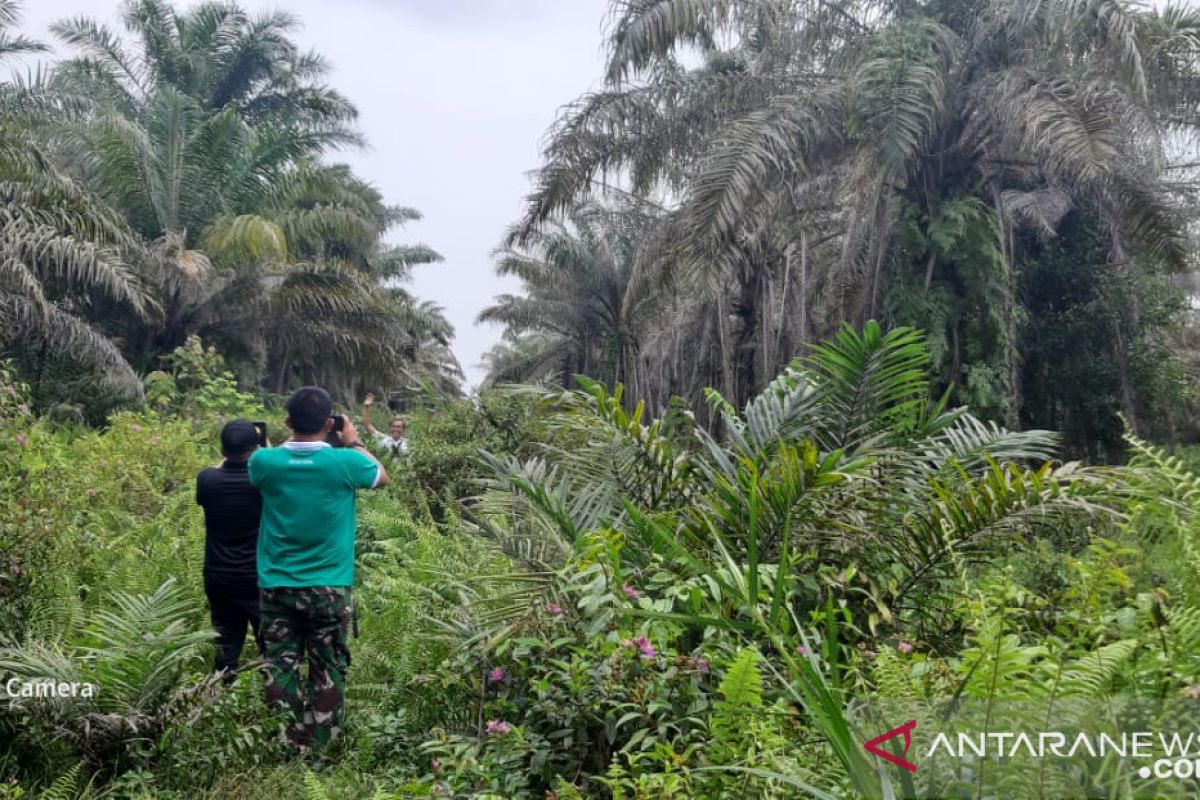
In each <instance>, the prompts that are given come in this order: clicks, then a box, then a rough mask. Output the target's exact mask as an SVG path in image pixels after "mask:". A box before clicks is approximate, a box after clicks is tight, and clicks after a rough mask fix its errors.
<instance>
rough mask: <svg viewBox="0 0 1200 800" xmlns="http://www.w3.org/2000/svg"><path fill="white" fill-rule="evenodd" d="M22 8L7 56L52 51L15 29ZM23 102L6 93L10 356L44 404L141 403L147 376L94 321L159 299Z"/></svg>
mask: <svg viewBox="0 0 1200 800" xmlns="http://www.w3.org/2000/svg"><path fill="white" fill-rule="evenodd" d="M19 10H20V6H19V4H18V3H16V2H11V1H10V0H2V1H0V58H7V57H11V56H15V55H21V54H25V53H30V52H37V51H39V50H41V49H42V46H41V45H40V44H38V43H37V42H34V41H31V40H29V39H25V38H23V37H20V36H15V35H12V34H11V33H10V32H9V29H10V28H11V26H13V25H14V24H15V23H16V22H17V20H18V18H19ZM21 95H22V87H20V86H14V85H13V84H11V83H8V84H5V85H4V87H3V91H2V92H0V96H2V97H3V105H2V106H0V117H2V118H0V196H2V197H3V205H4V211H3V212H2V213H0V349H2V350H3V351H4V352H6V353H8V354H10V355H14V356H15V357H16V358H17V359H18V361H19V362H20V363H21V364H22V365H24V366H25V367H26V371H27V372H28V373H29V374H31V376H32V377H33V379H34V390H35V395H37V399H38V400H39V401H49V400H58V401H76V400H79V399H80V398H81V397H82V396H84V395H90V396H92V397H93V398H96V397H97V396H100V397H102V398H103V400H104V401H106V402H110V403H111V402H122V401H130V400H136V399H137V398H139V397H140V396H141V382H140V380H139V379H138V376H137V374H136V373H135V372H134V371H133V370H132V369H131V367H130V365H129V364H128V362H127V361H126V360H125V358H124V357H123V355H122V353H121V351H120V349H119V347H118V346H117V344H116V343H114V342H113V341H112V340H110V339H109V338H108V337H106V336H105V335H104V334H103V333H101V332H100V331H99V330H97V329H96V328H95V327H94V326H92V325H91V324H89V322H88V321H87V320H88V318H89V316H90V310H91V309H92V307H93V306H94V305H96V304H97V303H108V304H112V305H113V306H114V307H117V308H120V309H122V311H123V313H125V314H127V315H129V316H130V317H132V318H136V319H151V318H153V316H154V314H155V312H156V309H155V307H154V304H153V301H152V299H151V298H150V297H149V296H148V294H147V292H146V290H145V288H144V286H143V283H142V281H141V280H140V279H139V277H138V276H137V275H136V274H135V272H134V270H133V269H132V268H131V266H130V263H129V258H130V256H131V254H135V253H136V252H137V249H138V247H137V242H136V240H135V239H134V237H133V236H132V235H131V232H130V231H129V229H128V228H127V226H126V225H125V224H124V222H123V220H121V219H120V217H119V216H118V215H116V214H114V213H113V212H112V211H111V210H110V209H109V208H107V207H106V206H105V205H104V204H103V203H101V202H99V201H98V200H97V199H96V198H95V197H94V196H92V195H91V194H90V193H89V192H88V191H87V190H85V189H84V188H82V187H81V186H80V185H79V184H78V183H76V182H75V181H74V180H72V179H71V178H70V177H69V176H67V175H66V174H64V173H63V172H62V171H61V170H59V169H58V168H57V167H56V166H55V165H54V164H53V162H52V160H51V159H50V158H49V157H48V156H47V154H46V152H45V150H44V149H43V148H42V147H41V146H40V144H39V143H38V141H37V140H36V139H35V138H34V137H33V136H31V135H30V133H29V131H28V130H27V129H26V127H25V126H24V124H23V123H24V122H25V118H24V111H25V109H24V107H22V105H21V103H20V102H19V101H18V98H19V97H20V96H21ZM64 365H70V366H71V369H70V370H68V372H69V373H70V374H71V376H72V378H71V380H70V381H55V385H54V386H53V387H51V386H50V385H49V382H50V381H49V380H48V379H49V378H50V377H51V376H52V375H55V374H57V373H59V372H60V371H61V368H62V367H63V366H64ZM97 393H99V395H98V394H97Z"/></svg>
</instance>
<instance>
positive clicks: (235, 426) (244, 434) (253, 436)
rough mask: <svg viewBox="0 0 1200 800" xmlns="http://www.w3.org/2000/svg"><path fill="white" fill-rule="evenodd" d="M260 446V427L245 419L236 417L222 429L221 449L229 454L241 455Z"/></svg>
mask: <svg viewBox="0 0 1200 800" xmlns="http://www.w3.org/2000/svg"><path fill="white" fill-rule="evenodd" d="M255 447H258V428H256V427H254V424H253V423H251V422H247V421H246V420H244V419H235V420H234V421H233V422H230V423H228V424H227V425H226V426H225V427H224V428H222V429H221V450H222V451H223V452H224V453H225V455H227V456H241V455H245V454H246V453H249V452H250V451H251V450H253V449H254V448H255Z"/></svg>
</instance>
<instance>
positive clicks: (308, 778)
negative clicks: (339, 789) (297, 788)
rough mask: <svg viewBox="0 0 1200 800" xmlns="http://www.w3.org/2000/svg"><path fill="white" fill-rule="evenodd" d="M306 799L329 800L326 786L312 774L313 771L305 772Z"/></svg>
mask: <svg viewBox="0 0 1200 800" xmlns="http://www.w3.org/2000/svg"><path fill="white" fill-rule="evenodd" d="M304 798H305V800H329V793H328V792H326V791H325V785H324V784H323V783H321V780H320V778H318V777H317V776H316V775H314V774H313V773H312V770H308V769H306V770H305V771H304Z"/></svg>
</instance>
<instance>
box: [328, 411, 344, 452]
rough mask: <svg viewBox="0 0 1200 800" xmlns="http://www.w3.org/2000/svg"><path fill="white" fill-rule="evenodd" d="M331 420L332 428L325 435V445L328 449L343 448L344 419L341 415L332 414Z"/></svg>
mask: <svg viewBox="0 0 1200 800" xmlns="http://www.w3.org/2000/svg"><path fill="white" fill-rule="evenodd" d="M332 419H333V428H331V429H330V431H329V433H327V434H325V443H326V444H328V445H329V446H330V447H343V446H344V445H343V444H342V431H343V430H345V429H346V417H345V416H344V415H342V414H334V415H333V417H332Z"/></svg>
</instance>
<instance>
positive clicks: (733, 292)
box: [523, 0, 1200, 421]
mask: <svg viewBox="0 0 1200 800" xmlns="http://www.w3.org/2000/svg"><path fill="white" fill-rule="evenodd" d="M613 9H614V10H613V22H612V25H611V36H610V41H609V52H610V57H609V63H608V71H607V85H606V87H605V88H604V89H603V90H602V91H600V92H597V93H594V94H591V95H587V96H585V97H583V98H581V99H580V100H579V101H578V102H577V103H576V104H575V105H574V106H572V107H570V108H568V110H567V111H566V112H565V114H564V115H563V116H562V118H561V119H560V120H559V122H558V124H557V125H556V127H555V129H554V130H553V132H552V134H551V137H550V140H549V145H548V147H547V151H546V156H547V163H546V166H545V168H544V170H543V171H542V176H541V180H540V184H539V186H538V187H537V190H536V191H535V193H534V195H533V196H532V198H531V201H530V206H529V211H528V213H527V215H526V219H525V220H524V228H523V231H524V233H525V234H526V235H532V233H533V231H534V230H535V228H536V226H537V225H538V224H540V223H541V222H543V221H544V220H546V219H548V218H549V217H551V216H552V215H555V214H558V213H561V212H563V211H564V210H566V209H568V208H569V207H570V206H571V205H572V204H573V203H575V202H577V201H578V199H579V198H580V197H586V196H588V195H589V193H590V192H591V190H592V187H593V186H594V185H595V184H596V183H598V180H597V179H599V178H602V177H606V178H627V179H628V181H629V183H630V185H631V187H632V188H633V189H634V190H635V191H639V192H642V191H646V190H649V189H650V188H652V187H656V186H664V185H665V186H667V187H669V188H670V189H672V190H674V191H675V193H676V194H677V195H678V196H679V197H680V198H681V201H680V203H679V205H678V207H677V208H676V209H675V210H674V211H673V213H672V214H671V215H670V216H669V217H668V218H667V219H666V220H665V222H664V224H669V225H672V226H673V230H674V231H675V233H676V235H675V236H664V237H659V238H658V239H656V240H655V241H656V242H658V243H660V244H661V243H665V244H666V245H668V247H666V249H665V250H661V249H660V252H659V253H658V255H656V256H654V257H651V258H646V259H645V260H646V262H647V263H651V264H655V265H657V267H658V269H659V270H660V271H666V273H667V275H668V277H670V276H675V277H678V278H679V279H680V280H684V279H687V280H689V281H696V280H698V281H700V282H701V284H702V285H704V286H707V287H711V289H712V292H713V295H714V296H718V295H724V296H726V297H727V298H729V300H730V306H731V308H732V313H731V314H730V313H728V312H727V313H726V314H725V315H722V316H723V318H724V317H731V318H732V324H731V326H730V329H729V331H728V337H729V338H730V340H731V345H730V346H729V347H728V348H727V350H726V352H727V357H728V358H729V359H730V360H731V362H732V368H733V370H734V372H735V375H734V378H733V380H732V381H730V382H729V383H731V384H732V388H733V389H734V390H735V391H734V396H735V397H736V398H737V399H738V401H740V402H744V401H745V400H746V399H748V397H749V396H751V394H752V393H753V391H755V390H756V389H757V388H758V387H760V386H761V385H762V383H763V381H765V380H766V379H767V378H768V377H769V376H770V375H772V374H774V370H773V369H769V368H764V367H763V365H762V364H761V359H759V360H756V357H757V356H759V355H760V354H759V350H760V348H761V347H762V346H763V344H764V343H767V342H771V341H774V340H776V339H777V338H778V337H777V336H773V335H771V331H773V330H784V329H785V328H787V327H788V326H790V325H793V324H795V325H797V326H798V330H796V333H797V334H798V336H799V338H800V339H802V340H812V339H814V338H818V337H820V336H824V335H829V334H830V333H831V332H832V331H833V330H834V329H836V326H837V325H838V324H840V322H841V321H842V320H846V319H848V320H852V321H855V322H861V321H862V320H864V319H867V318H872V317H876V316H881V315H883V316H886V315H887V314H889V313H892V314H894V315H897V316H898V315H899V312H898V310H897V303H896V302H895V295H896V292H897V291H898V289H897V287H906V288H908V289H909V295H910V296H911V295H912V294H913V292H914V291H915V294H916V296H917V298H918V299H925V300H928V299H929V298H933V297H936V296H938V295H939V293H940V294H942V295H945V296H947V297H948V298H949V300H948V303H949V305H950V306H952V308H951V309H950V312H949V313H946V314H942V315H941V317H940V319H939V318H938V317H937V315H933V314H931V313H930V310H929V305H930V304H929V303H928V302H926V303H925V304H924V306H923V307H922V305H921V304H920V303H916V304H910V305H915V306H917V308H918V309H919V310H918V312H916V313H919V314H920V316H921V322H922V324H928V323H929V322H930V318H931V317H934V319H935V321H938V322H940V323H941V329H940V330H935V331H933V332H932V333H933V343H934V344H935V345H936V348H935V349H939V350H940V351H941V352H945V353H948V354H949V355H947V356H946V357H945V359H944V362H945V363H946V364H948V365H953V369H950V368H949V367H948V368H947V370H948V372H949V373H951V374H948V375H947V377H948V379H949V381H950V382H952V383H960V384H965V383H966V382H967V381H966V380H965V378H966V374H967V372H968V370H969V369H970V367H971V366H972V359H974V361H975V363H976V364H978V363H982V362H986V363H988V364H990V366H991V368H992V369H993V371H994V373H995V379H994V382H995V383H996V385H997V389H998V391H1000V393H1002V394H1005V395H1007V397H1008V401H1007V403H1006V404H1005V411H1006V416H1008V418H1009V419H1010V421H1011V420H1015V417H1016V414H1017V412H1018V411H1019V394H1020V391H1019V390H1020V387H1019V380H1018V379H1017V377H1016V376H1017V367H1018V364H1017V359H1016V338H1017V330H1016V323H1015V320H1016V319H1018V318H1019V316H1020V313H1019V309H1018V308H1017V304H1018V299H1019V298H1018V297H1017V293H1016V278H1015V275H1014V265H1015V264H1016V263H1017V262H1018V261H1019V255H1020V253H1018V252H1017V248H1018V246H1019V241H1018V236H1017V231H1018V230H1020V229H1026V230H1030V231H1042V232H1045V233H1047V234H1049V235H1052V234H1053V232H1054V230H1055V228H1056V225H1057V223H1058V221H1059V220H1060V219H1061V217H1062V215H1063V213H1065V211H1066V210H1069V209H1071V208H1076V209H1082V210H1084V211H1086V213H1091V214H1096V215H1098V216H1099V217H1100V218H1101V219H1102V220H1103V222H1104V226H1105V228H1106V230H1107V231H1108V232H1109V236H1110V242H1109V243H1110V246H1111V250H1112V253H1113V258H1112V260H1113V263H1114V264H1126V263H1128V262H1130V261H1131V260H1136V261H1137V263H1139V264H1144V265H1150V266H1161V267H1163V268H1166V269H1179V268H1181V266H1182V262H1183V255H1184V246H1183V237H1182V229H1181V226H1180V225H1179V223H1178V220H1177V219H1176V217H1175V215H1174V213H1173V204H1172V197H1171V195H1170V193H1169V191H1168V187H1167V186H1166V183H1165V182H1164V180H1163V171H1162V169H1163V166H1164V157H1163V152H1164V141H1165V137H1166V136H1167V135H1168V134H1171V133H1174V132H1178V131H1181V130H1191V129H1193V128H1194V126H1195V124H1196V121H1197V120H1196V118H1195V114H1194V112H1193V111H1192V109H1193V108H1194V107H1195V100H1196V93H1197V91H1200V89H1198V88H1197V87H1198V86H1200V84H1198V83H1197V82H1196V81H1195V70H1196V66H1197V61H1196V58H1195V55H1196V41H1197V32H1198V31H1200V14H1197V13H1196V12H1194V11H1192V10H1190V9H1188V8H1187V7H1182V6H1173V7H1168V8H1167V9H1153V8H1150V7H1149V6H1145V7H1143V6H1141V5H1138V4H1126V3H1113V2H1109V1H1108V0H969V1H968V2H961V1H959V2H949V0H927V1H926V2H918V1H917V0H912V1H908V0H906V1H905V2H894V0H878V1H875V0H868V2H842V1H841V0H832V1H830V0H635V2H621V3H616V4H614V6H613ZM689 47H694V48H696V49H698V50H699V51H700V53H701V55H702V59H703V63H702V65H701V66H699V67H696V68H688V67H686V66H685V65H684V61H686V60H687V59H686V57H685V56H684V55H683V52H684V50H685V49H686V48H689ZM985 238H986V239H989V240H990V244H989V245H985V243H984V241H983V240H984V239H985ZM805 240H807V245H808V246H807V247H806V246H805V244H806V242H805ZM814 243H819V246H818V248H823V249H815V248H814ZM960 245H961V246H960ZM785 274H786V275H790V276H791V277H792V283H791V288H790V291H792V292H795V293H796V294H795V295H794V296H793V297H792V299H790V300H789V301H788V302H786V303H783V304H782V305H781V304H778V303H776V304H775V306H774V307H775V308H784V309H788V310H789V313H788V314H787V315H786V316H788V317H791V318H792V319H793V320H794V319H795V318H799V321H798V322H795V323H793V322H792V321H791V320H787V319H786V318H777V317H775V316H773V315H772V314H771V313H770V309H771V308H772V303H771V294H772V293H774V295H775V297H778V296H779V295H780V293H781V292H783V293H784V294H785V295H786V292H784V289H783V286H782V279H781V276H783V275H785ZM797 278H799V280H797ZM914 287H915V288H914ZM792 309H795V312H794V313H793V312H791V310H792ZM914 315H915V314H914ZM905 321H912V320H905ZM763 331H766V332H767V333H766V335H764V333H763ZM787 357H788V353H787V352H786V351H781V352H780V353H778V354H777V356H776V358H777V359H779V360H780V361H779V362H778V363H781V362H782V361H786V359H787ZM713 382H716V381H713Z"/></svg>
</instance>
